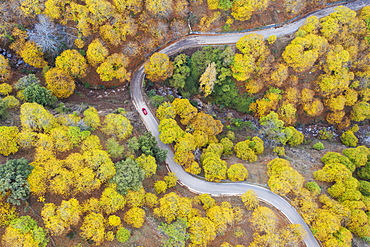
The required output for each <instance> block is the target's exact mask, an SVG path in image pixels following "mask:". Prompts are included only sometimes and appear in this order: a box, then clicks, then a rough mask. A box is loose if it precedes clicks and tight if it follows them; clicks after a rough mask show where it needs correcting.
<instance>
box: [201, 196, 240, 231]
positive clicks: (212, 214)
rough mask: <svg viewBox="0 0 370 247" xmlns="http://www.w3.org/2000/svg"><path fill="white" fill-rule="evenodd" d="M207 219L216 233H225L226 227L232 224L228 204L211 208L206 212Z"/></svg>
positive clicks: (224, 203) (232, 213) (232, 220)
mask: <svg viewBox="0 0 370 247" xmlns="http://www.w3.org/2000/svg"><path fill="white" fill-rule="evenodd" d="M206 215H207V217H208V218H209V219H210V220H212V222H213V223H214V224H215V228H216V231H217V233H219V234H223V233H225V231H226V229H227V227H228V226H231V225H232V224H233V223H234V220H235V219H234V212H233V209H232V207H231V205H230V203H229V202H223V203H222V204H221V206H218V205H216V206H213V207H211V208H209V209H208V210H207V212H206Z"/></svg>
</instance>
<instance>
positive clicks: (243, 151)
mask: <svg viewBox="0 0 370 247" xmlns="http://www.w3.org/2000/svg"><path fill="white" fill-rule="evenodd" d="M250 144H251V141H250V140H245V141H241V142H238V143H237V144H235V146H234V151H235V154H236V157H238V158H240V159H242V160H248V161H249V162H255V161H257V155H256V153H255V152H254V151H253V149H252V148H251V146H250Z"/></svg>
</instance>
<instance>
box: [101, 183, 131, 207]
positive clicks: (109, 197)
mask: <svg viewBox="0 0 370 247" xmlns="http://www.w3.org/2000/svg"><path fill="white" fill-rule="evenodd" d="M125 205H126V199H125V197H124V196H123V195H121V194H120V193H118V192H117V190H116V186H115V185H114V184H112V185H109V186H108V187H106V188H105V189H104V190H103V192H102V194H101V196H100V200H99V208H100V209H101V211H102V212H104V213H105V214H113V213H115V212H117V211H118V210H122V209H123V208H124V207H125Z"/></svg>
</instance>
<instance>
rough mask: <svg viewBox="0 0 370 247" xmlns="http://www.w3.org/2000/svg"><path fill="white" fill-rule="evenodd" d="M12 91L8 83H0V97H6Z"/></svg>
mask: <svg viewBox="0 0 370 247" xmlns="http://www.w3.org/2000/svg"><path fill="white" fill-rule="evenodd" d="M12 91H13V87H12V85H10V84H8V83H1V84H0V95H8V94H10V93H11V92H12Z"/></svg>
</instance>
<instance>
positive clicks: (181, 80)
mask: <svg viewBox="0 0 370 247" xmlns="http://www.w3.org/2000/svg"><path fill="white" fill-rule="evenodd" d="M188 59H189V57H188V56H187V55H185V54H183V53H182V54H180V55H177V56H176V57H175V59H174V60H173V66H174V70H173V75H172V77H171V78H170V80H169V82H170V85H171V86H172V87H175V88H183V87H184V86H185V82H186V79H187V77H188V76H189V74H190V68H189V66H188V65H187V62H188Z"/></svg>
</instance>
